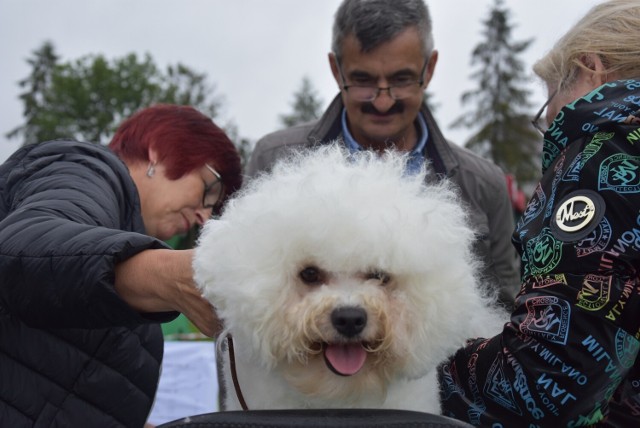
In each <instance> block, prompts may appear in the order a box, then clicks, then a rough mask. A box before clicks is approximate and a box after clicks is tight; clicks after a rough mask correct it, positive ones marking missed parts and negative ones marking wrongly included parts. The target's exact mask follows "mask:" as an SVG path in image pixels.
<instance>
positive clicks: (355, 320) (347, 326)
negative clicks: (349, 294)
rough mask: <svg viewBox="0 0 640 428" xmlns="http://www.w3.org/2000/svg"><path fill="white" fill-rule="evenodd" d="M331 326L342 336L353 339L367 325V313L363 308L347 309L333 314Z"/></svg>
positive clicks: (335, 310) (336, 310) (337, 310)
mask: <svg viewBox="0 0 640 428" xmlns="http://www.w3.org/2000/svg"><path fill="white" fill-rule="evenodd" d="M331 324H333V326H334V327H335V328H336V330H338V332H339V333H340V334H342V335H343V336H347V337H353V336H355V335H356V334H358V333H360V332H361V331H362V330H364V327H365V326H366V325H367V313H366V312H365V310H364V309H362V308H355V307H345V308H338V309H334V311H333V312H331Z"/></svg>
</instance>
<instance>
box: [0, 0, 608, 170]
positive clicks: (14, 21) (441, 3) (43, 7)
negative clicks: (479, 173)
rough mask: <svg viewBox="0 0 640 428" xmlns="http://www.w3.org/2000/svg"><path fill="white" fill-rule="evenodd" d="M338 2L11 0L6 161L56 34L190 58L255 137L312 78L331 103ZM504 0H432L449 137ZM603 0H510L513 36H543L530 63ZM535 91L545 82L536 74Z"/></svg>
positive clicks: (4, 42) (227, 114) (68, 44)
mask: <svg viewBox="0 0 640 428" xmlns="http://www.w3.org/2000/svg"><path fill="white" fill-rule="evenodd" d="M339 3H340V1H339V0H0V100H1V101H2V102H1V103H0V162H1V161H4V160H5V159H6V158H7V157H8V156H9V155H10V154H11V153H12V152H13V151H14V150H15V149H16V148H17V147H18V145H19V142H18V141H15V140H11V141H9V140H7V138H6V137H5V134H6V133H7V132H8V131H9V130H11V129H13V128H15V127H16V126H18V125H20V124H21V123H22V122H23V118H22V108H23V106H22V104H21V102H20V100H19V99H18V95H19V93H20V88H19V86H18V81H19V80H21V79H23V78H25V77H26V76H28V75H29V73H30V71H31V70H30V67H29V66H28V64H27V63H26V59H27V58H28V57H30V56H31V53H32V51H33V50H35V49H36V48H38V47H40V46H41V45H42V43H43V42H44V41H45V40H50V41H52V42H53V43H54V45H55V48H56V51H57V53H58V54H59V55H60V57H61V58H60V60H61V61H68V60H73V59H77V58H79V57H81V56H84V55H87V54H98V53H100V54H103V55H104V56H105V57H106V58H108V59H113V58H116V57H122V56H124V55H126V54H128V53H131V52H135V53H138V54H139V55H143V54H145V53H149V54H151V56H152V57H153V59H154V61H155V62H156V64H158V65H159V66H160V67H161V68H164V67H165V66H166V65H168V64H176V63H178V62H180V63H183V64H185V65H187V66H189V67H191V68H192V69H194V70H196V71H198V72H205V73H206V74H207V75H208V79H209V82H210V83H212V84H214V85H215V87H216V93H217V94H218V95H219V96H221V97H223V100H224V107H223V109H222V111H221V115H220V117H219V118H218V119H216V121H217V122H220V124H221V125H224V124H225V123H227V122H229V121H233V122H234V123H235V124H236V125H237V126H238V130H239V133H240V135H241V136H243V137H247V138H249V139H251V140H256V139H258V138H259V137H261V136H262V135H264V134H266V133H268V132H271V131H274V130H276V129H278V128H279V127H280V122H279V116H280V115H281V114H285V113H289V112H290V111H291V103H292V101H293V94H294V93H295V92H296V91H297V90H298V89H299V87H300V84H301V81H302V78H303V77H304V76H308V77H309V78H310V79H311V82H312V84H313V86H314V87H315V89H316V91H317V94H318V96H319V98H320V99H321V100H322V101H323V105H324V106H326V105H327V104H328V103H329V101H330V100H331V99H332V98H333V97H334V96H335V94H336V93H337V85H336V83H335V81H334V80H333V77H332V75H331V72H330V69H329V65H328V60H327V53H328V52H329V50H330V44H331V26H332V23H333V14H334V12H335V10H336V8H337V6H338V4H339ZM492 3H493V0H427V4H428V5H429V7H430V10H431V16H432V20H433V28H434V39H435V46H436V48H437V49H438V51H439V52H440V56H439V61H438V65H437V67H436V71H435V76H434V78H433V80H432V82H431V84H430V86H429V91H430V92H431V93H432V94H433V96H434V102H435V104H436V105H437V106H438V109H437V110H436V112H435V115H436V118H437V119H438V120H439V121H440V125H441V127H442V130H443V131H444V133H445V135H447V136H448V138H450V139H453V140H455V141H457V142H458V143H462V142H463V141H464V139H465V138H466V137H467V136H468V131H465V130H451V129H449V125H450V123H451V122H452V121H453V120H454V119H455V118H457V117H458V116H459V115H460V114H461V113H462V111H463V110H462V106H461V104H460V94H461V93H462V92H464V91H465V90H468V89H471V88H474V87H475V82H474V81H471V80H469V76H470V74H471V73H472V71H473V69H471V68H470V59H471V51H472V50H473V48H474V47H475V45H476V44H477V43H478V42H479V41H480V40H481V39H482V36H481V30H482V21H483V20H485V19H486V18H487V16H488V12H489V9H490V6H491V4H492ZM597 3H600V1H599V0H536V1H530V0H505V5H506V6H507V7H508V8H509V9H510V10H511V22H512V23H513V24H514V25H515V29H514V32H513V40H514V41H521V40H526V39H531V38H533V39H534V42H533V43H532V45H531V47H530V48H529V49H528V50H527V51H526V53H525V54H524V55H523V56H522V57H521V59H522V60H523V61H524V62H525V64H526V67H527V70H530V68H531V65H532V64H533V63H534V62H535V61H536V60H537V59H538V58H540V57H541V56H542V55H544V53H545V52H546V51H547V50H548V49H549V48H550V47H551V46H552V45H553V43H554V42H555V40H557V38H558V37H559V36H561V35H562V34H563V33H564V32H565V31H566V30H567V29H568V28H569V27H570V26H571V25H572V24H574V23H575V22H576V21H577V20H578V19H579V18H580V17H581V16H582V15H583V14H584V13H585V12H586V11H587V10H588V9H590V8H591V7H592V6H593V5H595V4H597ZM530 89H531V91H532V101H533V102H535V103H536V107H533V108H532V110H537V104H541V103H542V102H544V100H545V91H544V89H543V87H542V85H541V84H540V82H538V81H537V80H535V79H534V78H532V79H531V82H530Z"/></svg>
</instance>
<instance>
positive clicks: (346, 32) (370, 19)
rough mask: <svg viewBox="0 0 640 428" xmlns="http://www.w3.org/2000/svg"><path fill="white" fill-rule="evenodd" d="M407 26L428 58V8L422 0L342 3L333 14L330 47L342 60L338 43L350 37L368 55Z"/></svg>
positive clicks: (430, 36)
mask: <svg viewBox="0 0 640 428" xmlns="http://www.w3.org/2000/svg"><path fill="white" fill-rule="evenodd" d="M409 27H415V28H416V29H417V30H418V34H419V35H420V38H421V40H422V50H423V53H424V55H425V57H428V56H429V55H430V54H431V51H432V50H433V34H432V29H431V17H430V15H429V9H428V8H427V5H426V4H425V3H424V1H423V0H344V1H343V2H342V4H341V5H340V7H339V8H338V10H337V11H336V14H335V20H334V23H333V40H332V45H331V48H332V50H333V53H334V54H335V55H336V57H337V59H338V61H341V60H342V43H343V41H344V39H345V37H348V36H350V35H351V34H353V35H354V36H355V37H356V39H357V40H358V41H359V42H360V45H361V47H362V51H363V52H370V51H372V50H373V49H375V48H377V47H378V46H380V45H381V44H383V43H386V42H389V41H391V40H392V39H393V38H394V37H396V36H397V35H398V34H400V33H401V32H402V31H404V30H406V29H407V28H409Z"/></svg>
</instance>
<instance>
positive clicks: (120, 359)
mask: <svg viewBox="0 0 640 428" xmlns="http://www.w3.org/2000/svg"><path fill="white" fill-rule="evenodd" d="M0 197H1V200H0V426H2V427H5V426H6V427H27V426H34V427H82V426H100V427H122V426H126V427H141V426H142V425H143V424H144V422H145V420H146V418H147V416H148V413H149V410H150V408H151V405H152V403H153V397H154V395H155V391H156V387H157V383H158V377H159V370H160V364H161V361H162V353H163V338H162V333H161V330H160V326H159V325H158V324H157V322H159V321H167V320H169V319H171V318H172V317H173V316H175V314H173V313H172V314H149V315H148V316H145V315H143V314H139V313H137V312H135V311H133V310H132V309H131V308H130V307H129V306H128V305H127V304H126V303H125V302H124V301H123V300H122V299H120V297H119V296H118V295H117V293H116V292H115V290H114V265H115V264H116V263H117V262H118V261H121V260H124V259H127V258H128V257H131V256H133V255H135V254H136V253H138V252H140V251H143V250H146V249H150V248H163V247H164V244H163V243H162V242H160V241H158V240H156V239H154V238H151V237H149V236H146V235H144V225H143V223H142V217H141V215H140V202H139V198H138V194H137V190H136V188H135V185H134V183H133V181H132V179H131V177H130V175H129V172H128V170H127V168H126V166H125V165H124V163H122V162H121V161H120V160H119V159H118V158H117V157H116V156H115V155H114V154H113V153H111V152H110V151H109V150H108V149H106V148H105V147H101V146H99V145H95V144H89V143H78V142H71V141H50V142H47V143H42V144H38V145H35V146H29V147H25V148H22V149H20V150H18V151H17V152H16V153H15V154H14V155H12V156H11V157H10V158H9V159H8V160H7V161H6V162H5V163H4V164H3V165H1V166H0Z"/></svg>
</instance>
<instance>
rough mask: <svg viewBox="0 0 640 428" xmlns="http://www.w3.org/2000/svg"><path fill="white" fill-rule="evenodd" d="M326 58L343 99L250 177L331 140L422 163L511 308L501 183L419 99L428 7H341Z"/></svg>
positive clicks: (509, 220)
mask: <svg viewBox="0 0 640 428" xmlns="http://www.w3.org/2000/svg"><path fill="white" fill-rule="evenodd" d="M332 50H333V51H332V52H331V53H329V64H330V66H331V71H332V73H333V77H334V78H335V80H336V82H337V84H338V86H339V88H340V94H338V95H337V96H336V98H335V99H334V100H333V101H332V103H331V105H330V106H329V107H328V108H327V110H326V111H325V113H324V114H323V116H322V117H321V118H320V119H319V120H316V121H313V122H310V123H307V124H303V125H299V126H295V127H293V128H290V129H286V130H281V131H278V132H274V133H272V134H269V135H267V136H265V137H263V138H262V139H260V140H259V141H258V143H257V144H256V148H255V150H254V152H253V154H252V157H251V159H250V161H249V164H248V166H247V174H248V175H249V176H254V175H256V174H257V173H259V172H260V171H264V170H268V169H270V168H271V166H272V165H273V163H274V162H275V161H276V160H277V159H278V158H280V157H283V156H286V154H287V153H288V152H290V151H291V150H296V149H301V148H305V147H311V146H314V145H318V144H326V143H330V142H332V141H335V140H338V141H340V142H341V143H342V144H344V145H345V146H346V147H348V148H349V150H350V151H354V152H355V151H359V150H375V151H384V150H387V149H394V150H398V151H402V152H406V153H408V162H407V170H408V171H407V172H408V173H411V172H412V171H416V170H418V169H419V168H421V167H423V165H425V164H426V166H427V168H429V169H430V170H431V171H432V172H433V174H429V177H430V179H431V180H439V179H441V178H443V177H446V178H448V179H450V180H452V181H453V182H454V183H456V184H457V186H458V187H459V190H460V194H461V196H462V198H463V200H464V201H465V202H466V204H467V207H468V211H469V217H470V220H471V222H472V223H473V224H472V226H473V227H474V228H475V230H476V231H477V233H478V236H477V240H476V243H475V251H476V254H477V255H478V256H479V258H480V259H481V261H482V262H483V263H484V266H485V270H484V272H483V274H484V276H485V278H484V280H485V281H486V283H487V284H491V285H495V287H496V291H497V292H498V294H499V298H500V300H501V302H502V303H503V304H504V305H505V306H507V307H509V308H510V307H512V305H513V300H514V296H515V294H516V293H517V291H518V290H519V287H520V275H519V263H518V258H517V254H516V252H515V249H514V247H513V246H512V245H511V233H512V232H513V229H514V219H513V212H512V209H511V203H510V200H509V197H508V193H507V186H506V178H505V176H504V174H503V172H502V171H501V170H500V169H499V168H498V167H497V166H496V165H494V164H493V163H491V162H489V161H487V160H485V159H483V158H481V157H479V156H477V155H475V154H473V153H471V152H470V151H468V150H466V149H464V148H462V147H459V146H457V145H455V144H451V143H449V142H448V141H447V140H446V139H445V138H444V137H443V135H442V133H441V132H440V129H439V128H438V125H437V124H436V122H435V120H434V118H433V116H432V114H431V112H430V111H429V109H428V107H427V105H426V103H425V101H424V91H425V90H426V88H427V85H428V84H429V81H430V80H431V78H432V76H433V72H434V70H435V66H436V62H437V60H438V51H437V50H435V49H434V43H433V36H432V31H431V18H430V16H429V11H428V9H427V6H426V5H425V3H424V2H423V1H422V0H344V1H343V2H342V4H341V5H340V7H339V8H338V10H337V12H336V15H335V22H334V26H333V43H332ZM383 198H384V195H381V200H380V203H384V200H383ZM425 257H428V255H427V254H425Z"/></svg>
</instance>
